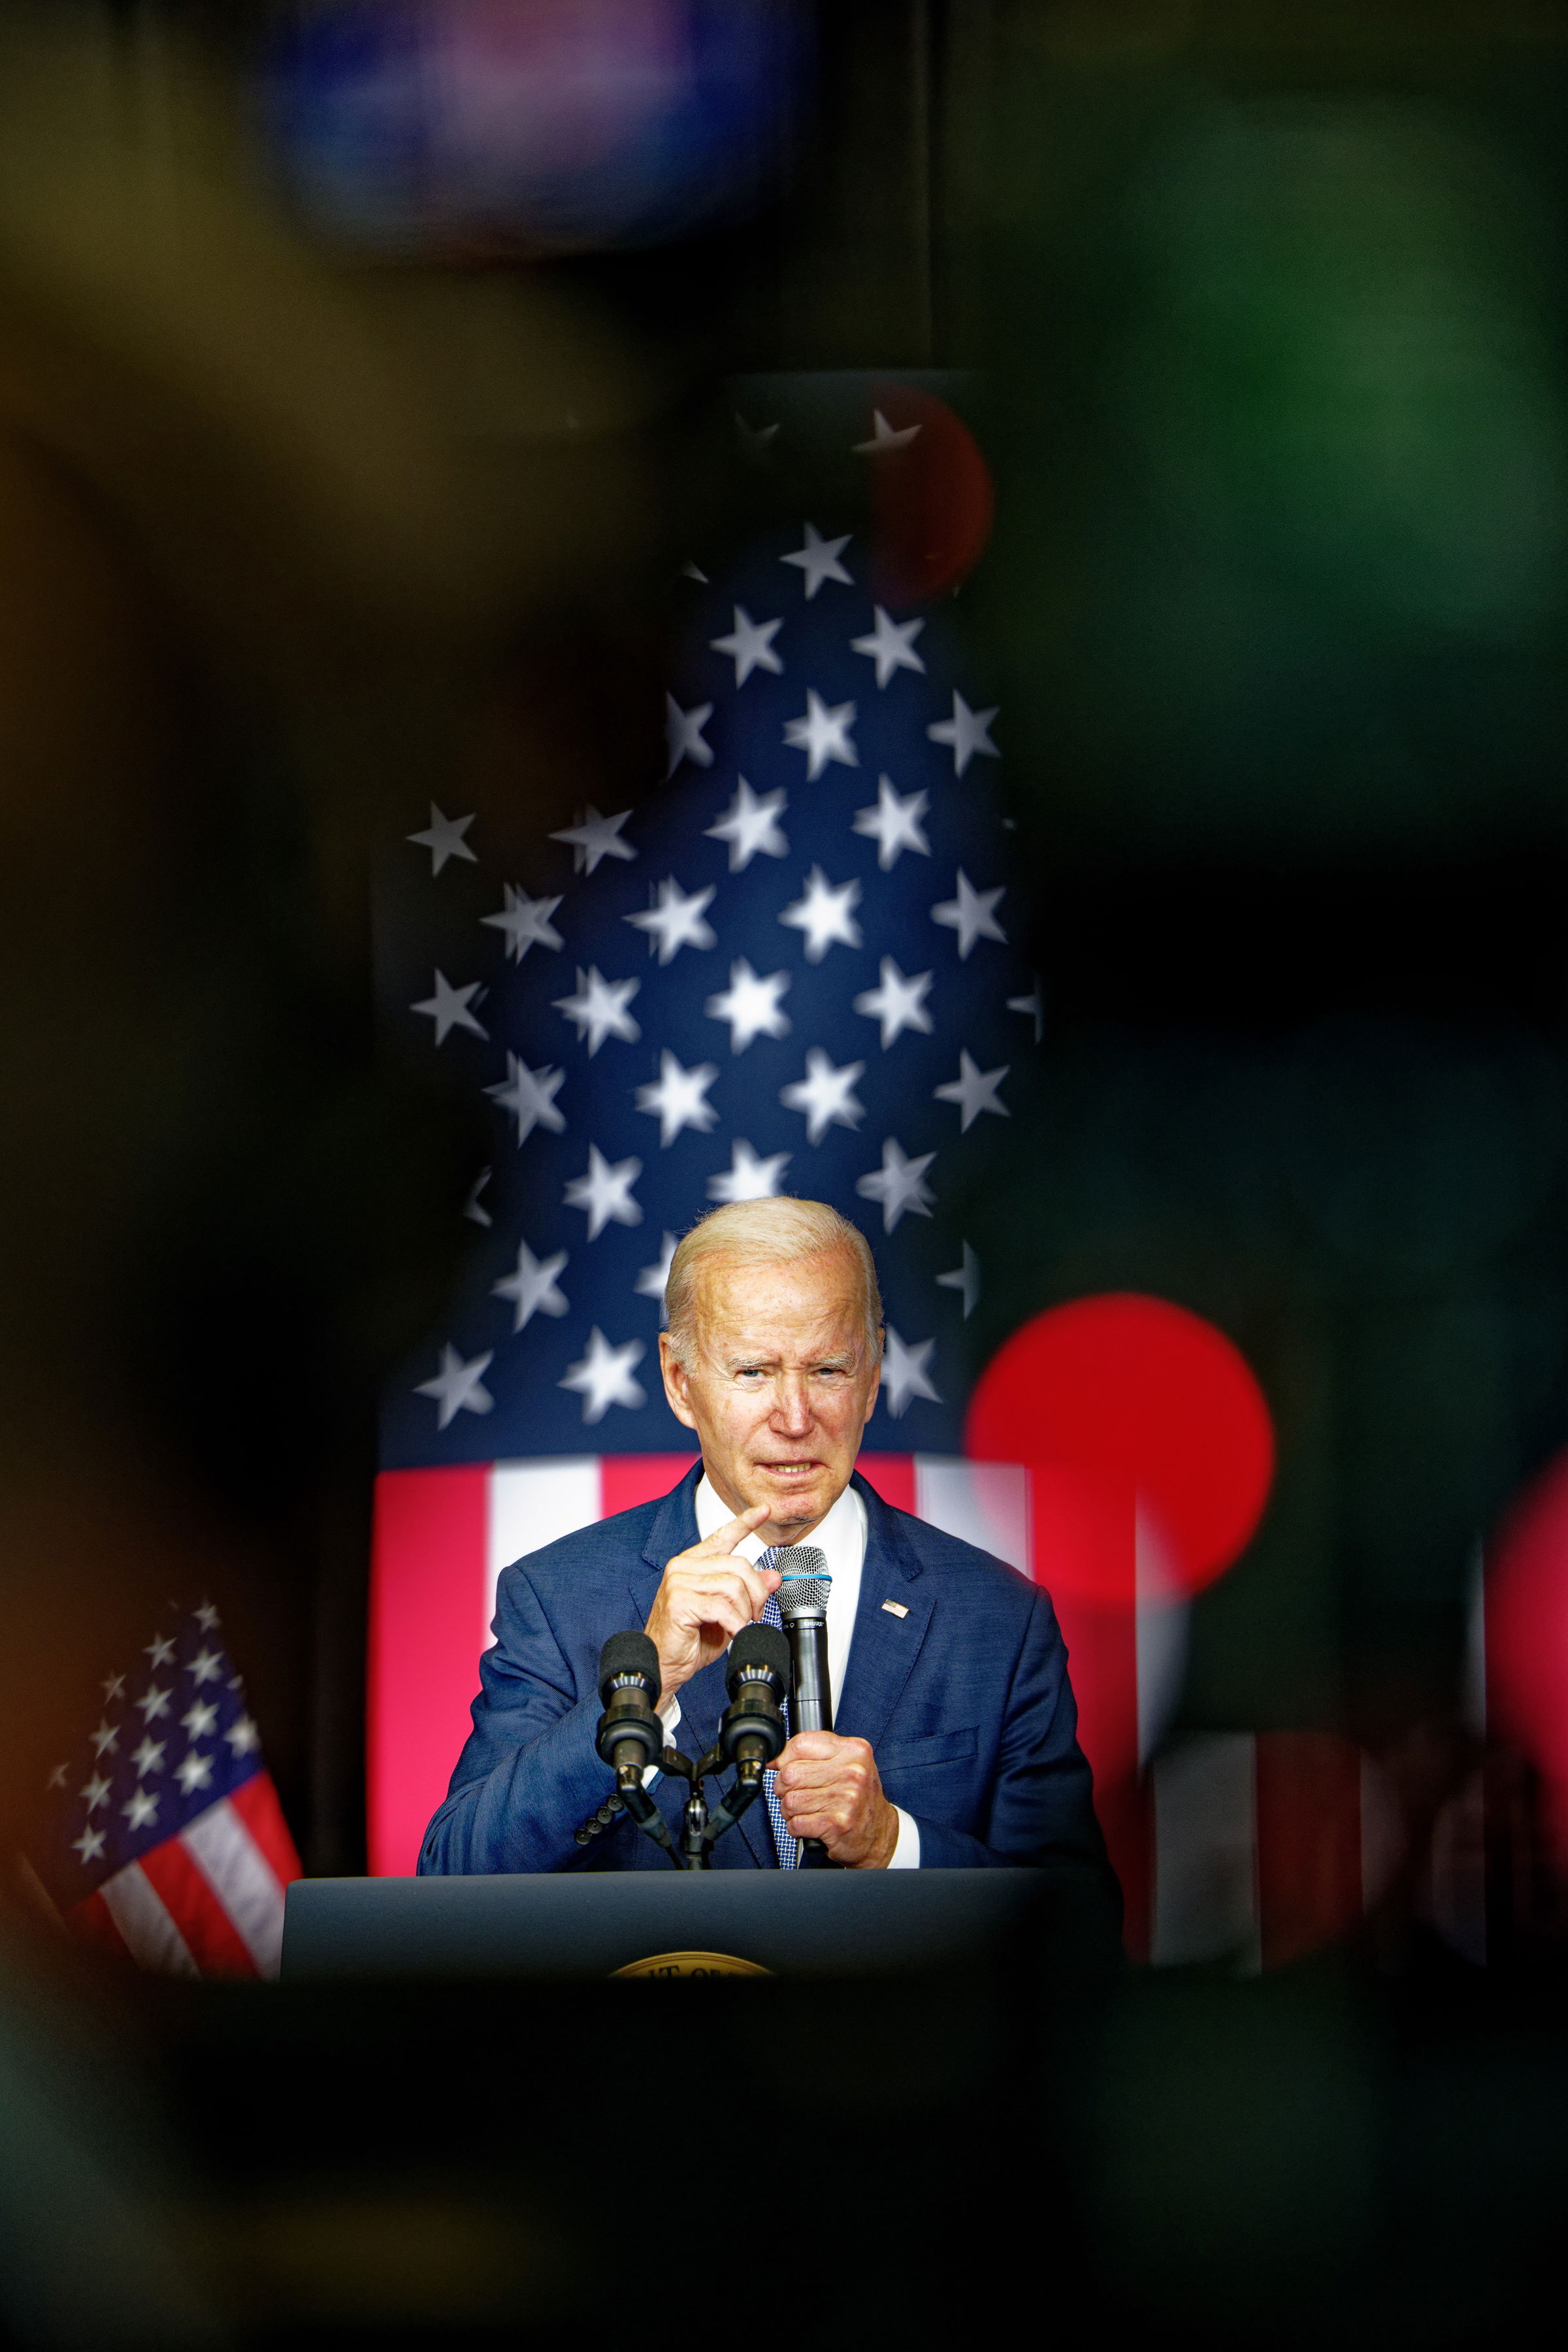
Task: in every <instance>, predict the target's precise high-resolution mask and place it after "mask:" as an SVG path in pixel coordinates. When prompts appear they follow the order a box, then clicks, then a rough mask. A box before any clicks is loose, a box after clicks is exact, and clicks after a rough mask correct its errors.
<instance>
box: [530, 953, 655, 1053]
mask: <svg viewBox="0 0 1568 2352" xmlns="http://www.w3.org/2000/svg"><path fill="white" fill-rule="evenodd" d="M641 986H642V982H641V981H640V980H606V979H605V976H604V974H603V973H602V972H601V971H600V970H599V967H598V965H597V964H596V963H591V964H590V965H589V966H588V970H587V972H586V974H585V975H584V971H583V967H582V965H581V964H579V965H578V967H577V990H576V993H575V995H573V996H557V997H555V998H553V999H552V1003H553V1004H554V1007H555V1010H556V1012H557V1013H564V1014H565V1015H566V1018H567V1020H568V1021H570V1022H571V1024H572V1025H573V1027H574V1029H575V1030H576V1032H577V1035H578V1039H579V1041H581V1040H582V1039H583V1038H584V1037H586V1039H587V1040H588V1058H589V1060H590V1061H592V1059H593V1057H594V1055H595V1054H596V1053H597V1052H598V1050H599V1048H600V1046H601V1045H603V1044H604V1042H605V1038H606V1037H619V1038H621V1039H622V1040H623V1042H624V1043H625V1044H626V1045H636V1044H637V1039H638V1038H639V1037H640V1036H641V1035H642V1031H641V1030H640V1029H639V1028H638V1027H637V1023H636V1022H635V1021H634V1020H633V1019H632V1016H631V1014H630V1013H628V1012H627V1011H626V1007H627V1005H628V1004H629V1003H631V1001H632V999H633V997H634V996H635V995H636V994H637V991H638V989H640V988H641Z"/></svg>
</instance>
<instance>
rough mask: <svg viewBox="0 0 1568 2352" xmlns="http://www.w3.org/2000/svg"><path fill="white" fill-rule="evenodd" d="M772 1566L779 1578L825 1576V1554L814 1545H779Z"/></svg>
mask: <svg viewBox="0 0 1568 2352" xmlns="http://www.w3.org/2000/svg"><path fill="white" fill-rule="evenodd" d="M773 1566H774V1567H775V1568H776V1569H777V1570H778V1572H779V1574H780V1575H781V1576H826V1574H827V1554H826V1552H825V1551H823V1550H822V1549H820V1547H819V1546H818V1545H816V1544H781V1545H780V1546H779V1548H778V1549H777V1550H776V1551H775V1552H774V1554H773Z"/></svg>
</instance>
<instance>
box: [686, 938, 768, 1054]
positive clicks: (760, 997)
mask: <svg viewBox="0 0 1568 2352" xmlns="http://www.w3.org/2000/svg"><path fill="white" fill-rule="evenodd" d="M788 988H789V974H788V972H787V971H774V972H770V973H769V974H768V976H767V978H766V979H765V980H760V979H759V978H758V977H757V974H756V973H755V972H754V971H752V967H751V965H750V963H749V962H748V961H747V960H746V958H745V957H744V956H741V957H739V958H738V959H737V961H735V962H734V963H732V964H731V966H730V985H729V987H728V988H727V989H724V990H723V991H722V992H721V993H720V994H719V995H717V996H710V998H709V999H708V1002H707V1004H706V1005H705V1006H704V1007H703V1010H704V1011H705V1012H706V1013H707V1015H708V1018H709V1020H710V1021H727V1022H728V1023H729V1024H730V1051H731V1054H743V1053H744V1052H745V1050H746V1048H747V1046H748V1045H751V1043H752V1039H753V1038H756V1037H783V1036H785V1035H787V1034H788V1032H789V1025H790V1024H789V1016H788V1014H787V1013H784V1010H783V1009H782V1006H781V1004H780V999H781V998H782V997H783V996H784V994H785V993H786V992H787V991H788Z"/></svg>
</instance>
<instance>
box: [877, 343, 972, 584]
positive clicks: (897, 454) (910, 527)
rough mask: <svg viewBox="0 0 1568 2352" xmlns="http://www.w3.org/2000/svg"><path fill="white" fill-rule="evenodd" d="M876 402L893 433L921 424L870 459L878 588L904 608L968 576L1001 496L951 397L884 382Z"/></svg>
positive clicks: (908, 385)
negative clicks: (906, 439)
mask: <svg viewBox="0 0 1568 2352" xmlns="http://www.w3.org/2000/svg"><path fill="white" fill-rule="evenodd" d="M873 399H874V402H875V404H876V406H877V408H878V409H879V412H880V413H881V415H883V416H884V417H885V418H886V419H887V421H888V424H889V425H890V426H891V428H892V430H893V431H894V432H895V433H905V432H908V431H909V429H910V426H917V427H918V428H919V429H918V431H917V432H916V433H915V436H914V438H913V440H912V441H909V442H906V444H905V445H904V446H903V447H902V448H901V449H897V448H895V449H889V450H888V451H887V452H886V453H884V454H882V455H879V456H877V457H871V458H869V459H868V463H869V464H870V465H871V466H872V467H874V468H875V472H874V473H873V476H872V481H871V512H872V534H871V587H872V593H873V595H874V596H875V597H876V599H877V602H878V603H879V604H886V605H888V606H889V608H890V609H891V610H893V611H899V610H901V609H903V608H905V607H907V606H910V605H913V604H925V603H927V602H928V601H929V600H930V599H931V597H933V596H941V595H944V594H947V593H950V592H951V591H952V590H953V589H954V588H957V587H959V586H961V585H962V583H963V582H964V581H965V580H966V579H967V578H968V577H969V574H970V573H971V572H973V569H974V567H975V565H976V564H977V563H978V562H979V561H980V558H981V556H982V555H983V554H984V551H985V542H986V541H987V540H988V539H989V538H990V536H991V525H992V520H993V518H994V514H995V509H996V493H995V490H994V487H993V484H992V480H991V473H990V468H989V467H987V465H986V463H985V460H984V457H982V456H981V454H980V449H979V446H978V444H977V443H976V441H975V438H974V436H973V434H972V433H971V432H970V430H969V427H968V426H967V425H965V424H964V423H963V420H962V418H960V417H959V416H957V415H954V413H953V411H952V409H951V408H950V407H949V406H948V404H947V403H946V401H945V400H939V399H938V398H937V397H936V395H935V394H934V393H930V392H921V391H920V390H918V389H917V388H916V387H915V386H914V385H912V384H897V383H886V384H881V385H879V387H878V388H877V390H876V392H875V394H873Z"/></svg>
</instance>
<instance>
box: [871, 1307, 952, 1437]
mask: <svg viewBox="0 0 1568 2352" xmlns="http://www.w3.org/2000/svg"><path fill="white" fill-rule="evenodd" d="M935 1348H936V1341H935V1340H934V1339H921V1341H920V1343H919V1345H918V1346H916V1347H913V1348H907V1347H906V1346H905V1345H904V1342H903V1341H902V1339H900V1337H899V1335H898V1333H897V1332H896V1331H895V1330H894V1328H893V1327H892V1325H891V1324H890V1323H889V1326H888V1339H887V1345H886V1346H885V1348H884V1349H883V1350H882V1401H883V1402H884V1403H885V1404H886V1406H887V1408H888V1411H889V1412H890V1413H891V1414H892V1416H893V1419H894V1420H895V1421H897V1420H899V1419H900V1416H901V1415H902V1413H903V1412H904V1411H905V1410H906V1408H907V1407H908V1406H909V1405H910V1404H912V1403H913V1402H914V1400H915V1399H916V1397H925V1398H926V1399H927V1400H928V1401H929V1402H931V1404H940V1403H941V1402H942V1399H941V1398H940V1397H939V1396H938V1394H937V1392H936V1391H935V1389H934V1388H933V1387H932V1386H931V1381H930V1378H929V1377H928V1374H927V1371H926V1367H927V1365H928V1364H929V1363H930V1362H931V1356H932V1354H933V1352H934V1350H935Z"/></svg>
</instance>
